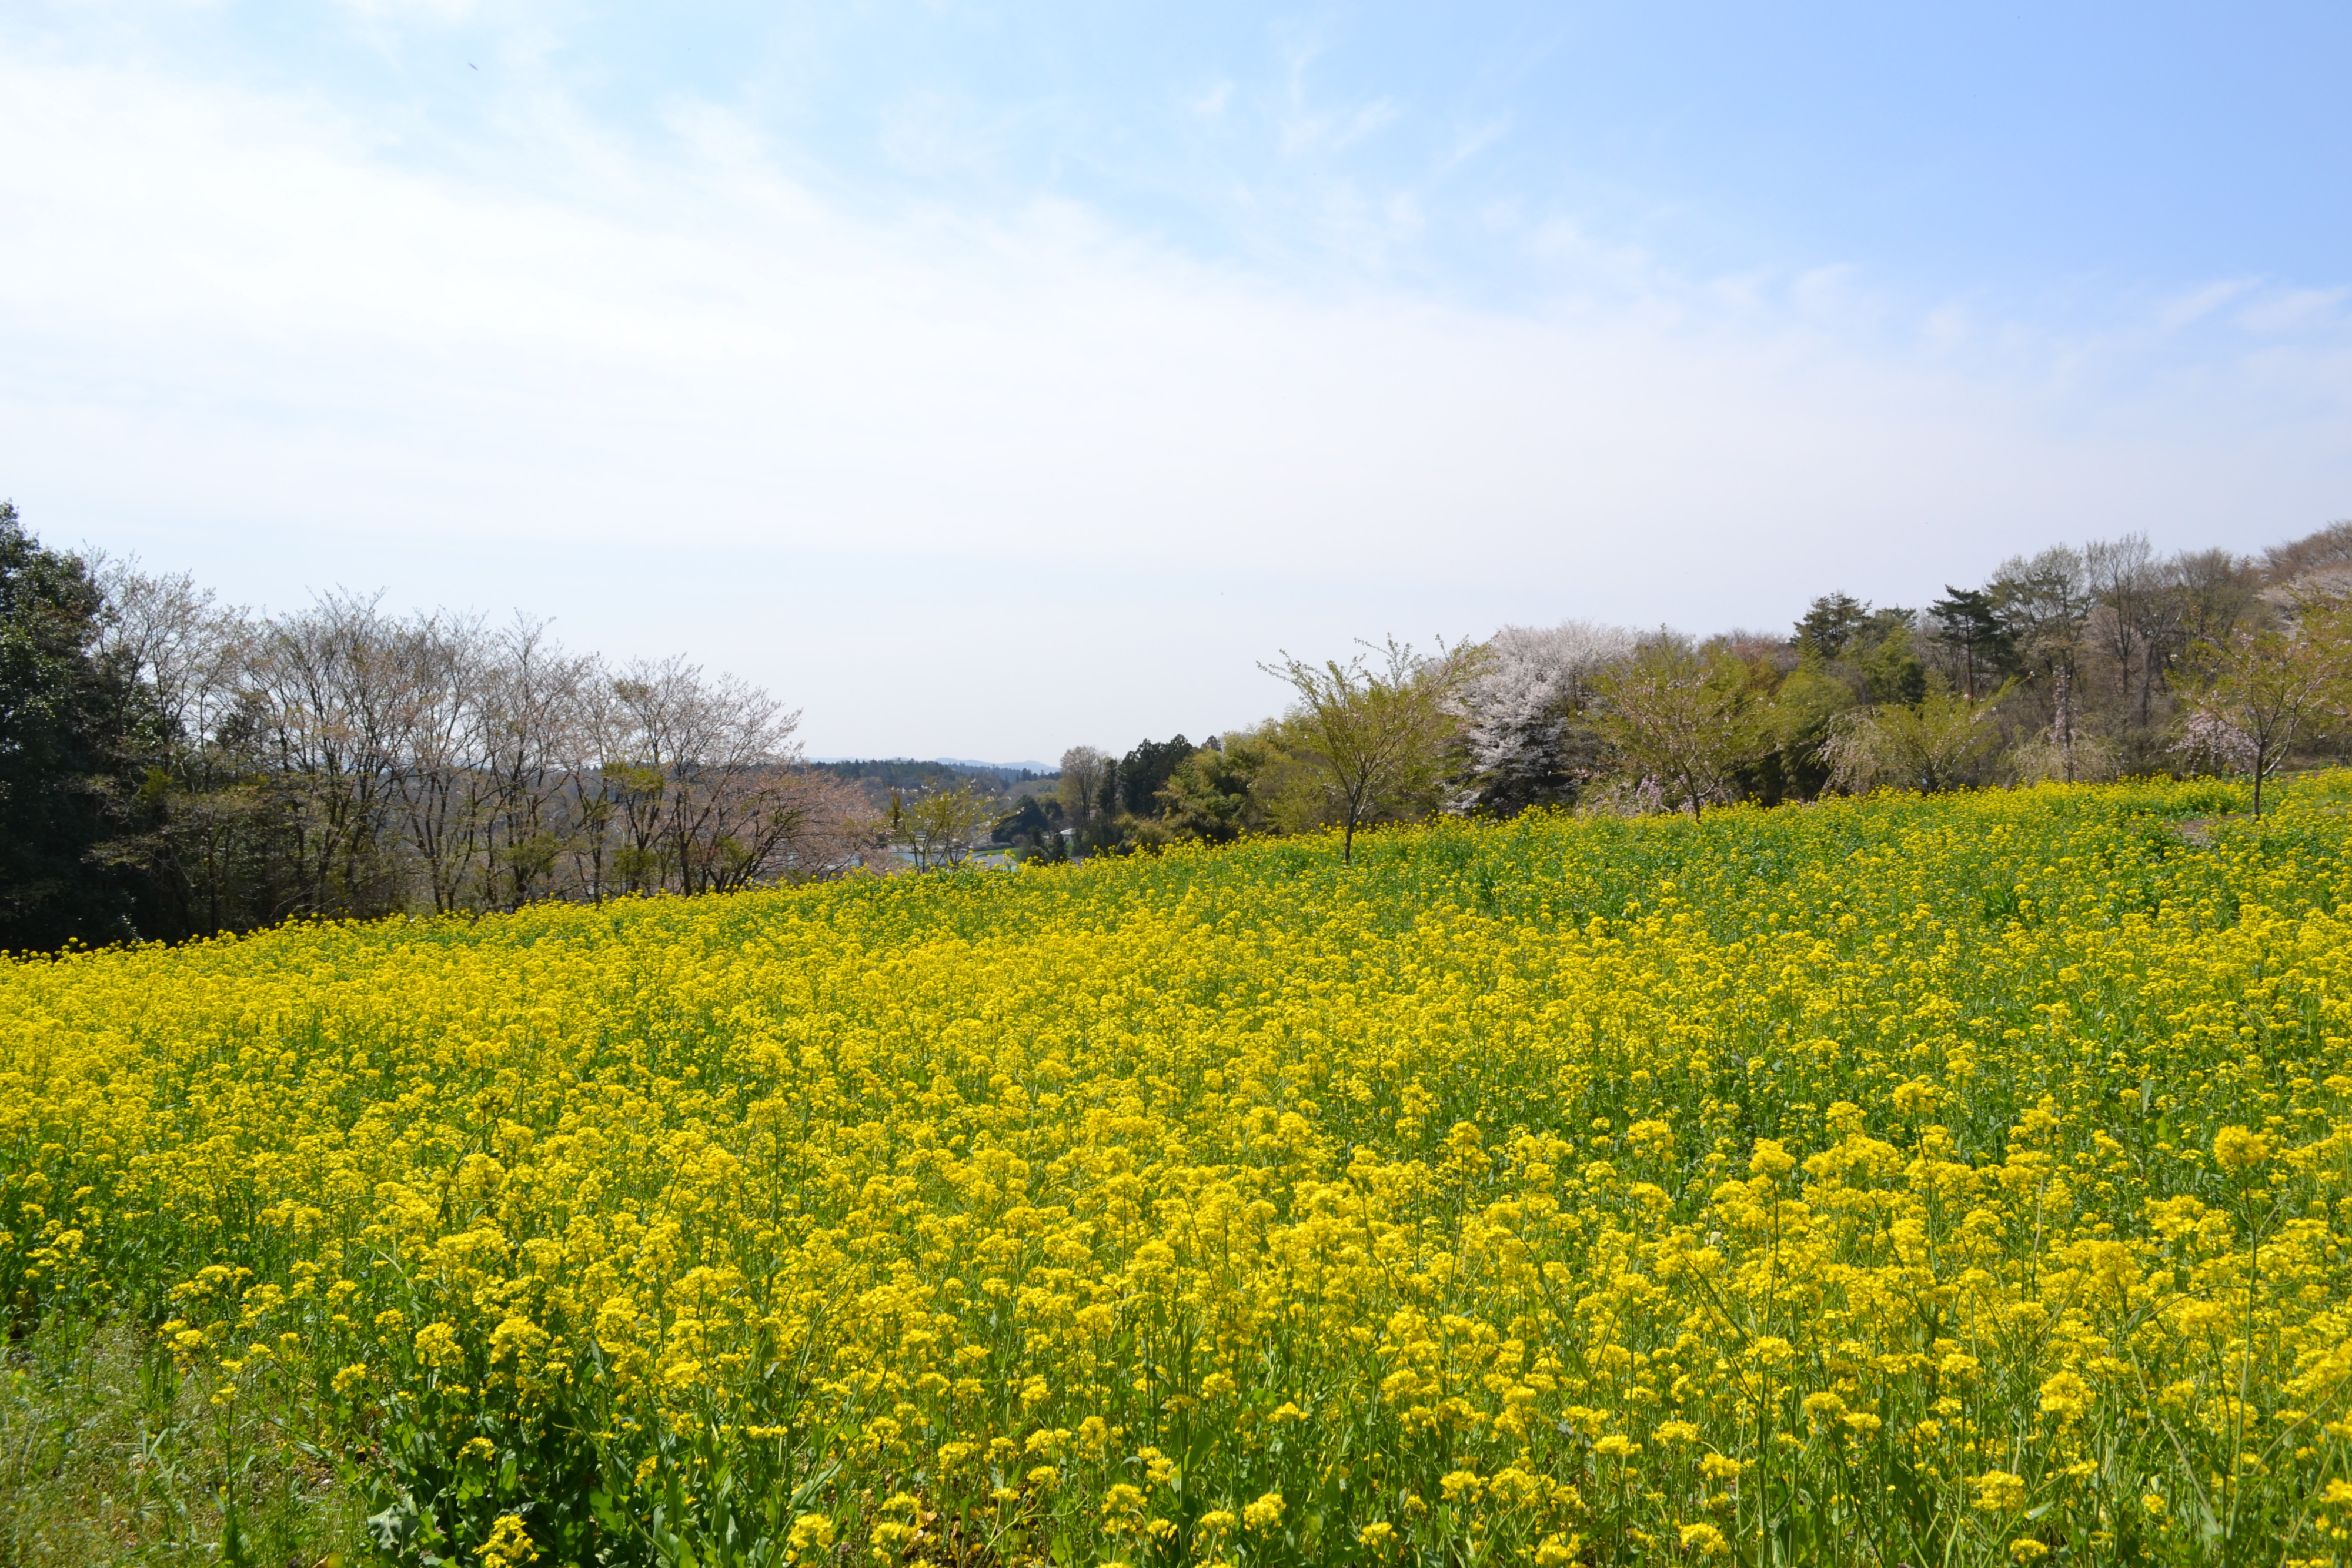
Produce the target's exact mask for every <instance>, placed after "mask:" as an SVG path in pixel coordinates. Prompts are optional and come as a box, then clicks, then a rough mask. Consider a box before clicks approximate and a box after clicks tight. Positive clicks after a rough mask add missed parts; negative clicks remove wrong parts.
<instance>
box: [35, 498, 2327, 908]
mask: <svg viewBox="0 0 2352 1568" xmlns="http://www.w3.org/2000/svg"><path fill="white" fill-rule="evenodd" d="M2347 593H2352V523H2346V524H2337V525H2336V526H2334V527H2332V528H2326V529H2323V530H2321V531H2320V532H2318V533H2315V534H2313V535H2311V536H2310V537H2308V538H2303V539H2300V540H2297V541H2295V542H2294V543H2292V544H2288V545H2284V546H2281V547H2279V548H2277V549H2271V550H2269V551H2267V552H2266V553H2265V554H2263V556H2262V557H2260V558H2247V557H2240V556H2236V555H2233V554H2231V553H2230V552H2228V551H2225V550H2218V549H2215V550H2205V551H2197V552H2184V553H2181V554H2178V555H2174V556H2170V557H2160V556H2158V554H2157V553H2156V552H2155V551H2154V550H2153V549H2151V548H2150V547H2149V545H2148V543H2147V541H2146V540H2145V539H2142V538H2123V539H2119V540H2109V541H2104V542H2098V543H2094V544H2091V545H2088V546H2085V547H2084V548H2081V549H2075V548H2073V547H2064V546H2062V547H2056V548H2053V549H2047V550H2044V551H2042V553H2041V554H2039V555H2036V556H2033V557H2031V558H2027V559H2014V560H2011V561H2009V562H2007V563H2005V564H2004V565H2003V566H2001V567H2000V570H1997V571H1996V572H1994V573H1993V574H1992V576H1991V577H1990V578H1989V579H1988V580H1986V581H1984V582H1983V583H1981V584H1980V585H1979V586H1977V587H1974V588H1958V587H1947V589H1946V591H1945V592H1944V594H1943V596H1942V597H1940V598H1937V599H1936V600H1934V601H1932V602H1930V603H1929V604H1927V606H1926V607H1925V608H1924V609H1917V610H1914V609H1907V608H1901V607H1895V606H1873V605H1871V604H1867V603H1864V602H1863V601H1859V600H1856V599H1854V598H1852V597H1850V596H1848V595H1846V594H1843V593H1836V592H1832V593H1826V594H1824V595H1822V597H1820V598H1819V599H1817V600H1815V601H1813V603H1812V605H1811V608H1810V609H1809V610H1808V611H1807V612H1806V613H1805V615H1804V616H1803V618H1802V619H1801V621H1799V622H1797V623H1796V625H1795V626H1793V627H1792V628H1791V629H1790V632H1787V633H1786V634H1780V633H1770V632H1727V633H1723V634H1720V635H1717V636H1712V637H1706V638H1697V637H1692V636H1687V635H1685V634H1682V633H1678V632H1670V631H1656V632H1636V631H1633V630H1629V629H1626V628H1622V627H1617V626H1611V625H1604V624H1598V623H1592V622H1569V623H1567V624H1564V625H1560V626H1556V627H1551V628H1548V629H1536V628H1527V627H1507V628H1505V629H1504V630H1502V631H1501V632H1496V634H1495V635H1494V636H1492V637H1490V638H1488V639H1486V641H1484V642H1478V643H1461V644H1456V645H1443V646H1439V647H1436V648H1434V649H1430V650H1426V651H1423V650H1417V649H1414V648H1412V647H1410V646H1407V645H1405V644H1402V643H1395V642H1393V641H1391V642H1387V643H1382V644H1380V645H1378V646H1374V645H1371V644H1366V645H1365V647H1364V648H1363V649H1362V650H1361V652H1360V653H1359V655H1358V656H1356V657H1353V658H1349V659H1343V660H1327V661H1323V662H1319V663H1316V662H1309V661H1306V660H1300V659H1295V658H1290V657H1288V656H1285V657H1283V658H1282V659H1280V660H1279V661H1277V662H1276V663H1273V664H1268V665H1267V666H1266V668H1267V670H1268V673H1269V674H1273V675H1276V676H1277V677H1279V678H1280V679H1281V680H1282V681H1283V682H1284V683H1286V685H1287V686H1288V688H1289V690H1290V692H1291V694H1292V697H1293V700H1292V701H1291V703H1290V705H1289V706H1288V707H1287V708H1286V711H1284V712H1283V713H1281V714H1280V715H1278V716H1274V717H1271V718H1268V719H1266V720H1265V721H1264V722H1262V723H1259V724H1256V725H1255V726H1251V727H1243V728H1237V729H1231V730H1226V731H1223V733H1218V734H1213V735H1212V736H1210V737H1208V738H1206V739H1204V740H1203V741H1202V742H1201V743H1199V744H1195V743H1193V742H1192V741H1191V740H1189V739H1187V738H1186V737H1184V736H1181V735H1178V736H1175V737H1171V738H1169V739H1167V740H1161V741H1151V740H1146V741H1143V742H1141V743H1139V744H1138V745H1136V746H1133V747H1129V749H1128V750H1126V751H1125V752H1124V753H1120V754H1113V753H1111V752H1108V751H1104V750H1098V749H1097V748H1095V747H1086V746H1079V747H1072V748H1071V749H1070V750H1069V751H1067V752H1066V754H1065V755H1064V757H1063V758H1062V761H1061V767H1060V770H1059V773H1058V775H1056V776H1052V777H1043V776H1040V775H1037V774H1034V773H1033V772H1030V771H1028V770H1025V769H990V768H975V767H970V766H952V765H949V764H944V763H938V762H919V761H914V760H909V759H897V760H891V761H872V762H829V763H811V762H808V761H806V760H805V759H804V758H803V756H802V753H801V751H800V748H799V747H798V744H797V741H796V738H795V731H796V727H797V715H795V714H794V713H793V712H791V711H790V710H789V709H787V708H786V707H785V706H784V705H783V704H782V702H781V701H780V700H778V699H777V698H776V697H774V696H773V695H770V694H768V693H766V692H764V691H761V690H760V689H759V688H757V687H755V686H752V685H748V684H746V683H743V682H740V681H738V680H735V679H733V678H731V677H728V676H724V675H713V674H709V673H708V672H706V671H705V670H703V669H702V668H701V667H700V666H698V665H696V664H692V663H690V662H688V660H686V659H683V658H677V659H670V660H667V661H661V662H637V663H633V664H624V665H614V664H608V663H607V662H606V661H604V660H603V659H601V658H599V657H597V656H595V655H594V654H592V653H576V652H573V651H570V650H567V649H565V648H562V646H560V645H558V644H557V643H555V642H554V641H553V639H551V637H550V636H549V635H548V634H547V630H546V627H545V625H544V624H543V623H540V622H531V621H529V620H524V619H518V620H516V621H515V622H511V623H509V624H506V625H493V624H491V623H489V622H487V621H485V620H484V619H483V618H481V617H479V616H474V615H465V614H455V613H450V612H429V613H408V614H399V613H394V612H390V611H388V610H386V609H385V608H384V606H383V601H382V600H381V598H380V597H375V598H370V597H363V596H353V595H349V594H332V595H328V596H325V597H323V598H320V600H318V601H316V602H314V603H313V604H311V605H310V606H308V607H307V608H305V609H302V610H299V611H295V612H287V613H281V614H276V615H257V614H253V613H251V612H246V611H242V610H238V609H236V608H233V607H231V606H228V605H226V604H224V603H222V602H221V601H219V600H218V598H217V597H216V596H215V594H214V593H213V592H212V591H210V590H208V589H205V588H204V587H202V586H200V585H199V584H197V583H196V582H195V581H194V580H193V579H192V578H191V577H189V576H187V575H184V574H183V575H177V576H159V575H153V574H149V573H145V572H142V571H141V570H138V569H137V567H136V565H135V563H131V562H122V561H115V560H110V559H105V558H104V557H103V556H100V555H96V554H91V555H87V556H85V555H77V554H74V553H71V552H68V551H62V550H58V549H50V548H47V547H45V546H43V545H42V544H41V543H40V542H39V540H38V539H37V538H35V536H34V535H33V534H32V533H31V532H30V531H29V530H28V529H27V528H26V526H25V524H24V522H23V521H22V520H21V519H20V518H19V517H17V515H16V508H15V507H13V506H9V505H6V504H5V503H0V949H9V950H50V949H55V948H57V947H59V946H65V945H68V944H71V943H84V944H98V943H105V942H112V941H121V940H128V939H137V938H152V939H163V940H180V939H185V938H190V937H197V936H210V935H214V934H217V933H222V932H230V931H240V930H247V929H252V928H255V927H257V926H261V925H269V924H272V923H275V922H278V921H281V920H285V919H288V918H293V917H299V916H323V917H369V916H375V915H387V914H394V913H400V912H420V913H421V912H453V911H483V910H495V909H510V908H514V907H517V906H519V905H520V904H527V903H530V902H532V901H535V900H540V899H549V898H555V899H575V900H598V899H604V898H610V897H616V896H626V895H632V894H650V893H660V892H670V893H703V892H719V891H726V890H730V889H734V888H740V887H745V886H749V885H752V884H754V883H774V882H779V881H803V880H811V879H816V878H825V877H833V876H838V875H841V874H844V873H848V872H851V871H855V870H859V869H867V870H877V871H884V870H893V869H898V868H900V867H904V866H908V865H911V866H912V867H914V868H915V869H918V870H927V869H932V868H937V867H943V866H954V865H960V864H963V863H966V862H968V861H970V860H971V857H972V856H973V855H975V854H976V853H982V852H986V851H987V850H988V847H989V846H990V845H994V846H997V847H998V848H999V849H1000V850H1003V851H1009V852H1010V853H1011V855H1012V856H1013V857H1015V858H1020V859H1026V860H1043V861H1055V860H1061V859H1067V858H1072V857H1083V856H1086V855H1089V854H1100V853H1107V852H1108V853H1123V852H1133V851H1136V850H1148V849H1150V848H1151V847H1153V846H1156V845H1160V844H1166V843H1170V842H1173V841H1179V840H1184V839H1205V840H1211V841H1230V840H1234V839H1237V838H1240V837H1243V836H1245V835H1252V834H1266V833H1284V832H1299V831H1319V830H1322V829H1326V828H1336V829H1338V830H1339V832H1340V835H1341V840H1342V843H1343V845H1352V841H1353V837H1354V835H1355V833H1356V832H1357V831H1360V829H1363V828H1365V827H1368V826H1371V825H1374V824H1378V823H1381V822H1389V821H1405V820H1412V819H1415V818H1420V817H1425V816H1428V815H1430V814H1433V813H1435V812H1440V811H1444V812H1454V813H1461V814H1484V815H1493V816H1507V815H1510V814H1513V813H1516V812H1519V811H1523V810H1529V809H1538V808H1541V809H1554V810H1586V811H1601V810H1605V811H1642V810H1688V811H1692V812H1699V811H1702V810H1705V809H1706V807H1708V806H1710V805H1717V804H1725V803H1728V802H1732V801H1737V800H1754V801H1759V802H1762V803H1764V804H1768V805H1771V804H1779V803H1781V802H1785V801H1794V800H1810V799H1812V798H1815V797H1817V796H1819V795H1821V794H1822V793H1824V792H1832V791H1837V792H1858V791H1866V790H1869V789H1878V788H1885V787H1893V788H1904V789H1923V790H1940V789H1957V788H1965V787H1972V786H1982V785H1990V784H2008V783H2025V782H2032V781H2036V780H2040V779H2067V780H2098V779H2115V778H2118V777H2125V776H2137V775H2149V774H2174V775H2179V774H2188V773H2196V772H2206V771H2220V772H2228V773H2233V774H2237V775H2241V776H2250V777H2252V778H2253V779H2255V780H2256V782H2257V784H2258V785H2259V782H2260V781H2261V780H2262V779H2263V778H2265V777H2268V776H2270V775H2271V774H2273V773H2274V772H2275V771H2276V770H2277V768H2279V767H2281V766H2282V765H2284V764H2285V763H2288V762H2290V761H2292V760H2294V759H2296V758H2309V757H2315V756H2319V755H2324V754H2326V753H2327V752H2328V751H2329V748H2332V747H2336V746H2338V745H2339V744H2341V741H2342V737H2343V734H2344V728H2343V722H2342V716H2343V714H2344V712H2345V711H2346V709H2347V706H2352V697H2347V694H2352V672H2347V669H2346V668H2345V667H2344V666H2345V661H2344V659H2343V657H2342V656H2341V654H2340V653H2339V649H2340V648H2341V647H2342V646H2343V645H2344V644H2345V643H2346V638H2345V637H2344V636H2343V635H2342V627H2341V625H2340V621H2341V618H2342V614H2343V611H2342V606H2343V604H2344V603H2345V601H2346V600H2347Z"/></svg>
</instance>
